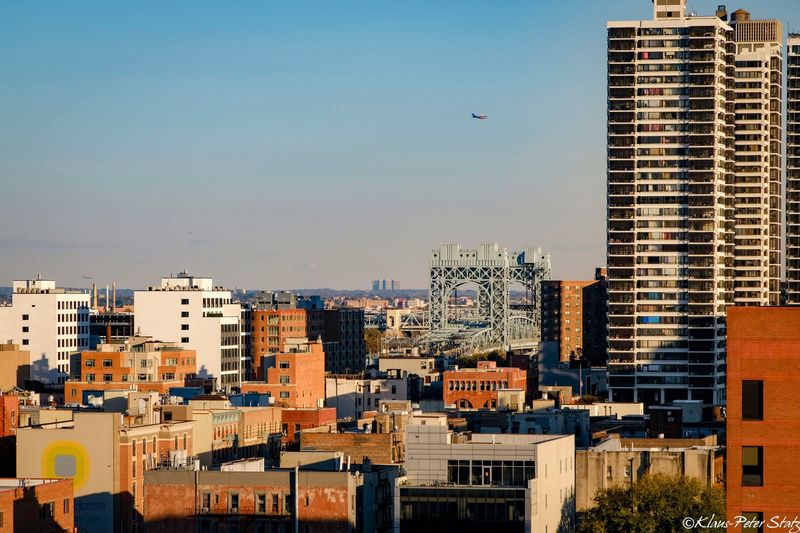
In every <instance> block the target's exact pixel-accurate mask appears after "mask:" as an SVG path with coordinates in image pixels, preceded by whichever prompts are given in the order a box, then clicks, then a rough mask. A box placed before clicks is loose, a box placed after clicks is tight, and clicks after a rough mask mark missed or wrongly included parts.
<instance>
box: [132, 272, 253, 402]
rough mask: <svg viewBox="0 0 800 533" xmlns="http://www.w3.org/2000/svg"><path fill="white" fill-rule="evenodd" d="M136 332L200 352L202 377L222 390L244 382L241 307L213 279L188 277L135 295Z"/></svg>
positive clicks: (165, 280)
mask: <svg viewBox="0 0 800 533" xmlns="http://www.w3.org/2000/svg"><path fill="white" fill-rule="evenodd" d="M133 306H134V330H135V331H136V334H137V335H147V336H150V337H153V338H154V339H157V340H160V341H164V342H178V343H180V345H181V346H182V347H183V348H185V349H189V350H195V351H196V352H197V375H198V377H214V378H215V379H216V380H217V385H218V386H219V387H221V388H225V389H230V388H231V387H235V386H238V385H239V383H240V382H241V378H242V372H243V371H244V368H243V365H242V359H243V353H244V350H243V349H242V346H241V342H242V338H243V337H242V329H243V328H244V327H245V325H244V324H242V321H243V316H244V315H243V313H242V308H241V305H240V304H238V303H233V301H232V300H231V292H230V291H228V290H225V289H223V288H222V287H215V286H214V283H213V280H212V279H211V278H198V277H194V276H191V275H188V274H186V273H185V272H184V273H181V274H178V275H177V276H176V277H169V278H161V284H160V285H158V286H153V287H149V288H148V290H141V291H134V293H133Z"/></svg>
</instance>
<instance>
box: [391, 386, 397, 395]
mask: <svg viewBox="0 0 800 533" xmlns="http://www.w3.org/2000/svg"><path fill="white" fill-rule="evenodd" d="M392 394H397V385H392Z"/></svg>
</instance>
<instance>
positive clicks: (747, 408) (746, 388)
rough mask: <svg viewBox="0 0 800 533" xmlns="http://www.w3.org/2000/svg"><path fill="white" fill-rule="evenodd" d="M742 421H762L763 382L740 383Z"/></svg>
mask: <svg viewBox="0 0 800 533" xmlns="http://www.w3.org/2000/svg"><path fill="white" fill-rule="evenodd" d="M742 420H764V382H763V381H742Z"/></svg>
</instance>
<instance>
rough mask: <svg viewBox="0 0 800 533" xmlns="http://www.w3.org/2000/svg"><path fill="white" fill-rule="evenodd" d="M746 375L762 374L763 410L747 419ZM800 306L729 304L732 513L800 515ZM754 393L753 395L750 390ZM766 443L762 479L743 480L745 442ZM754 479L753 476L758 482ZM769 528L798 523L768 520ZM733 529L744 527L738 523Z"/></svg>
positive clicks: (729, 497)
mask: <svg viewBox="0 0 800 533" xmlns="http://www.w3.org/2000/svg"><path fill="white" fill-rule="evenodd" d="M744 380H747V381H750V382H753V381H755V382H759V381H760V382H762V383H763V388H762V391H763V393H762V395H761V396H762V398H763V401H762V405H763V410H762V413H763V414H762V416H761V420H758V416H756V417H752V416H751V417H750V418H755V419H750V420H743V418H744V417H743V408H748V409H750V408H752V402H751V403H750V404H749V405H748V406H746V405H744V402H743V398H742V397H743V385H742V382H743V381H744ZM798 391H800V308H796V307H795V308H789V307H751V308H746V307H734V308H731V309H730V310H729V311H728V364H727V398H728V402H727V445H728V450H727V462H728V469H727V470H728V472H727V514H728V520H735V519H736V518H735V517H737V516H741V515H743V514H744V513H751V512H752V513H761V515H762V517H763V520H765V521H767V524H769V522H768V521H769V520H770V519H771V518H773V517H788V518H789V519H790V520H791V519H793V518H796V517H800V482H799V481H798V480H800V454H798V450H800V400H799V399H798ZM751 397H752V395H751ZM745 446H747V447H750V446H755V447H759V446H760V447H761V448H762V461H761V464H762V469H763V475H762V486H743V468H742V457H743V447H745ZM751 485H752V483H751ZM767 524H765V526H764V528H763V530H764V531H770V532H772V531H775V532H779V531H791V529H790V528H788V527H787V528H768V526H767ZM729 531H741V528H740V527H736V526H734V527H732V528H730V529H729Z"/></svg>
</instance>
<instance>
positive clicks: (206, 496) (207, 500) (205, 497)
mask: <svg viewBox="0 0 800 533" xmlns="http://www.w3.org/2000/svg"><path fill="white" fill-rule="evenodd" d="M210 510H211V493H210V492H204V493H202V494H201V495H200V512H202V513H207V512H209V511H210Z"/></svg>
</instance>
